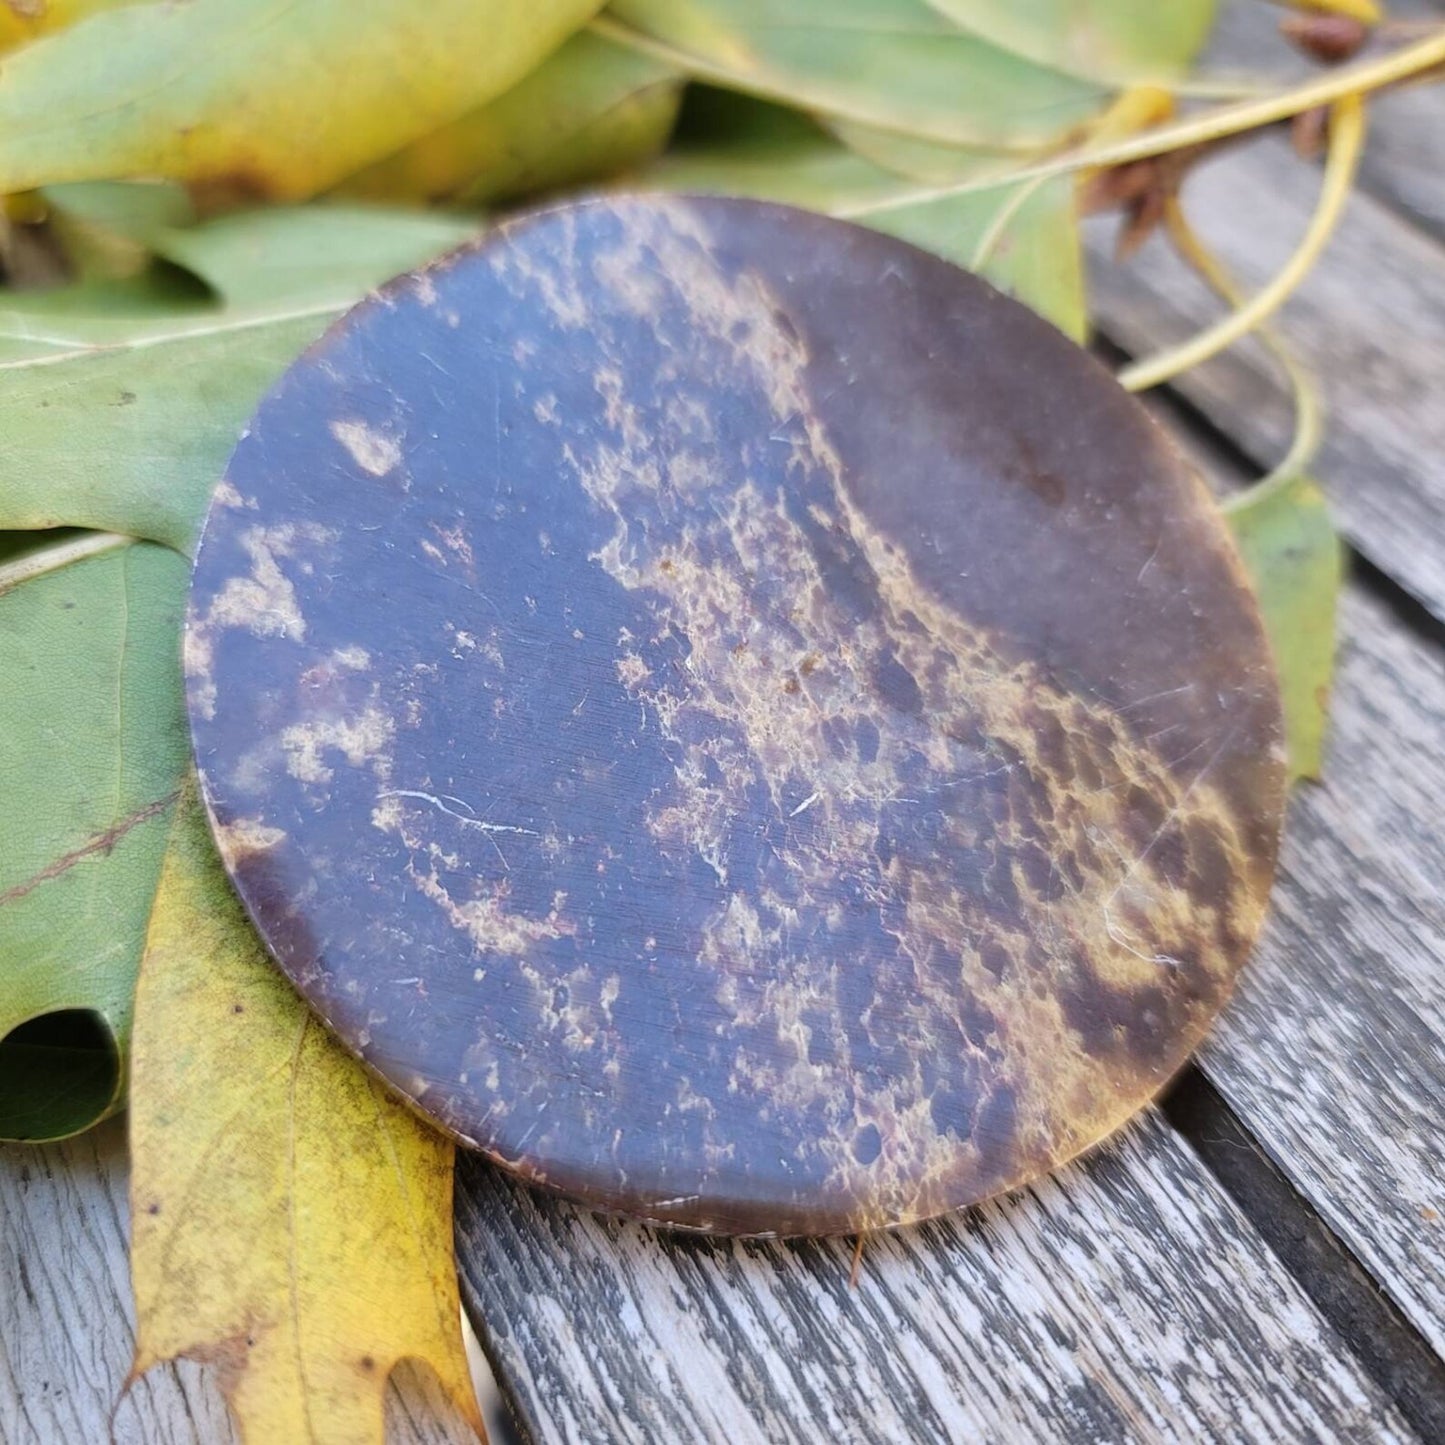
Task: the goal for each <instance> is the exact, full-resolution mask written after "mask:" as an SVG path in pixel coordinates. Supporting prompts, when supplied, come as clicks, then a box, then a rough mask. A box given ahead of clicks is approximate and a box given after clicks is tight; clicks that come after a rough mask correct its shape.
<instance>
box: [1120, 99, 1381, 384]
mask: <svg viewBox="0 0 1445 1445" xmlns="http://www.w3.org/2000/svg"><path fill="white" fill-rule="evenodd" d="M1364 138H1365V105H1364V102H1363V101H1362V100H1361V98H1360V97H1359V96H1358V95H1346V96H1344V97H1342V98H1341V99H1339V100H1338V101H1336V102H1335V104H1334V107H1333V109H1332V111H1331V116H1330V146H1329V153H1328V155H1327V157H1326V160H1325V174H1324V181H1323V183H1322V185H1321V187H1320V200H1319V205H1318V206H1317V207H1316V208H1315V213H1314V215H1313V217H1311V219H1310V224H1309V229H1308V230H1307V231H1306V232H1305V235H1304V239H1303V240H1302V241H1301V242H1300V245H1299V249H1298V250H1297V251H1296V252H1295V253H1294V255H1293V256H1291V257H1290V259H1289V260H1288V262H1286V264H1285V266H1284V268H1283V269H1282V270H1281V271H1280V272H1279V274H1278V275H1277V276H1276V277H1275V278H1274V280H1273V281H1271V282H1270V283H1269V285H1267V286H1266V287H1265V288H1264V289H1263V290H1262V291H1260V292H1258V293H1257V294H1256V295H1255V296H1253V297H1252V298H1251V299H1250V300H1249V301H1247V302H1246V303H1245V304H1244V305H1243V306H1241V307H1239V308H1238V309H1236V310H1235V311H1233V312H1231V313H1230V314H1229V315H1228V316H1226V317H1225V318H1224V319H1223V320H1222V321H1219V322H1218V323H1216V324H1215V325H1214V326H1210V327H1208V328H1206V329H1205V330H1204V331H1201V332H1200V333H1199V334H1198V335H1197V336H1194V337H1192V338H1191V339H1190V340H1188V341H1186V342H1184V343H1183V344H1182V345H1180V346H1172V347H1170V348H1169V349H1168V350H1166V351H1163V352H1160V354H1159V355H1157V356H1153V357H1149V358H1147V359H1146V360H1144V361H1139V362H1135V363H1134V365H1133V366H1129V367H1126V368H1125V369H1124V370H1123V371H1121V372H1120V373H1119V381H1120V383H1121V384H1122V385H1123V386H1125V387H1127V388H1128V389H1129V390H1130V391H1143V390H1144V389H1145V388H1146V387H1150V386H1158V385H1159V383H1160V382H1162V381H1168V380H1169V379H1170V377H1173V376H1178V375H1179V373H1180V372H1181V371H1188V370H1189V368H1190V367H1193V366H1198V365H1199V364H1200V362H1202V361H1207V360H1208V359H1209V358H1210V357H1211V356H1213V355H1215V354H1216V353H1217V352H1220V351H1223V350H1224V348H1225V347H1227V346H1232V345H1233V344H1234V343H1235V342H1236V341H1238V340H1239V339H1240V337H1242V336H1244V335H1246V334H1247V333H1248V332H1250V331H1252V330H1253V329H1254V328H1255V327H1256V326H1258V325H1259V323H1260V322H1261V321H1263V320H1264V318H1265V317H1266V316H1270V315H1272V314H1273V313H1274V312H1275V311H1276V310H1278V309H1279V307H1280V306H1281V305H1282V304H1283V303H1284V301H1285V300H1286V298H1287V297H1288V296H1289V294H1290V292H1291V291H1293V290H1294V289H1295V287H1296V286H1298V285H1299V283H1300V282H1301V281H1302V280H1303V279H1304V277H1305V275H1306V274H1307V273H1308V271H1309V269H1310V267H1311V266H1313V265H1314V263H1315V262H1316V261H1317V260H1318V259H1319V255H1320V252H1321V251H1322V250H1324V247H1325V243H1326V242H1327V241H1328V240H1329V238H1330V234H1331V232H1333V230H1334V228H1335V224H1336V223H1337V222H1338V220H1339V218H1340V213H1341V211H1343V209H1344V205H1345V202H1346V200H1348V198H1349V194H1350V187H1351V185H1352V184H1353V182H1354V178H1355V168H1356V166H1357V165H1358V163H1359V159H1360V149H1361V146H1362V145H1363V142H1364Z"/></svg>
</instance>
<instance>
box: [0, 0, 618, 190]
mask: <svg viewBox="0 0 1445 1445" xmlns="http://www.w3.org/2000/svg"><path fill="white" fill-rule="evenodd" d="M3 3H4V0H0V4H3ZM598 3H599V0H432V3H430V4H428V5H426V6H421V7H419V6H417V5H416V4H414V3H412V0H307V3H306V4H300V5H298V4H297V3H295V0H188V3H186V4H183V5H171V4H164V5H136V6H131V7H127V8H121V9H116V10H107V11H105V12H104V13H102V14H98V15H93V16H90V17H89V18H88V19H85V20H83V21H81V22H80V23H79V24H76V25H74V26H72V27H71V28H69V29H67V30H63V31H61V32H59V33H58V34H55V35H50V36H45V37H43V38H41V39H39V40H36V41H34V42H32V43H31V44H29V45H26V46H23V47H22V48H21V49H20V50H18V51H16V52H15V54H14V55H13V56H11V57H9V58H7V60H6V62H5V65H4V66H3V68H0V192H6V191H19V190H29V189H31V188H33V187H35V186H39V185H56V184H59V183H60V182H62V181H81V180H105V179H115V178H120V177H130V176H161V177H165V178H167V179H172V180H184V181H188V182H191V183H192V184H195V185H199V186H201V187H203V188H206V189H208V190H213V191H216V192H219V193H220V194H222V195H225V196H235V195H245V196H265V197H271V198H295V197H304V196H309V195H312V194H314V193H315V192H317V191H320V190H322V189H324V188H325V187H327V186H329V185H332V184H334V183H335V182H337V181H339V180H340V179H341V178H342V177H343V176H346V175H350V174H351V173H352V172H354V171H357V170H359V169H360V168H361V167H362V166H365V165H368V164H370V163H371V162H372V161H375V160H379V159H380V158H381V157H382V156H387V155H391V154H392V153H393V152H395V151H396V150H398V149H400V148H401V147H402V146H404V145H406V144H408V143H409V142H410V141H412V140H414V139H416V138H417V137H418V136H421V135H425V134H427V133H428V132H429V131H433V130H436V129H437V128H438V127H439V126H443V125H446V124H447V123H449V122H450V121H453V120H455V119H456V118H457V117H458V116H460V115H462V114H464V113H465V112H466V111H468V110H470V109H472V108H473V107H474V106H478V105H482V104H484V103H485V102H486V101H488V100H491V99H492V98H493V97H494V96H496V95H500V94H501V93H502V92H503V91H504V90H506V89H507V88H508V87H510V86H512V85H513V84H515V83H516V82H517V81H518V80H520V79H521V78H522V77H523V76H524V75H526V74H527V72H528V71H529V70H531V69H532V68H533V67H534V66H535V65H536V64H537V63H538V62H539V61H540V60H541V59H542V58H543V57H544V56H545V55H547V54H548V53H549V52H550V51H551V50H554V49H555V48H556V47H557V46H558V45H560V44H561V42H562V41H563V40H564V39H565V38H566V37H567V36H568V35H569V34H570V33H571V32H572V31H573V30H575V29H576V28H577V26H578V25H580V24H582V22H583V21H585V20H586V19H587V18H588V17H589V16H590V15H591V14H592V13H593V12H594V11H595V10H596V9H597V8H598Z"/></svg>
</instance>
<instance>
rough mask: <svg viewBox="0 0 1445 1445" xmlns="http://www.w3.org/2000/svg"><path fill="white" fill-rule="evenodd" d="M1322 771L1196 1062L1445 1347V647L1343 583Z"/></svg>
mask: <svg viewBox="0 0 1445 1445" xmlns="http://www.w3.org/2000/svg"><path fill="white" fill-rule="evenodd" d="M1341 620H1342V629H1343V634H1344V642H1343V648H1342V654H1341V659H1340V674H1339V678H1338V681H1337V685H1336V697H1335V705H1334V713H1333V729H1332V742H1331V747H1330V753H1329V757H1328V760H1327V770H1326V781H1325V783H1324V785H1323V786H1321V787H1312V788H1308V789H1305V790H1304V791H1302V792H1301V793H1300V794H1299V796H1298V798H1297V800H1296V803H1295V807H1294V810H1293V813H1292V816H1291V819H1290V825H1289V828H1288V831H1287V835H1286V846H1285V852H1284V859H1283V865H1282V871H1281V877H1280V881H1279V884H1278V886H1277V887H1276V889H1275V896H1274V908H1273V915H1272V918H1271V921H1270V923H1269V924H1268V925H1267V926H1266V932H1265V936H1264V939H1263V941H1262V943H1261V945H1260V947H1259V949H1258V950H1257V957H1256V959H1255V961H1254V963H1253V964H1252V965H1251V968H1250V969H1249V970H1247V971H1246V974H1245V976H1244V980H1243V982H1242V985H1241V988H1240V991H1239V994H1238V995H1237V997H1236V1000H1235V1002H1234V1004H1233V1005H1232V1006H1231V1008H1230V1010H1229V1011H1228V1012H1227V1014H1226V1015H1225V1019H1224V1021H1223V1024H1222V1026H1221V1027H1220V1028H1219V1030H1218V1031H1217V1032H1216V1034H1215V1035H1214V1037H1213V1039H1212V1041H1211V1042H1210V1043H1209V1044H1208V1045H1207V1046H1206V1048H1205V1050H1204V1053H1203V1056H1202V1060H1201V1062H1202V1065H1203V1067H1204V1069H1205V1071H1206V1073H1207V1074H1208V1075H1209V1076H1210V1078H1211V1079H1212V1080H1213V1081H1214V1083H1215V1085H1216V1087H1217V1088H1218V1089H1219V1090H1220V1091H1221V1093H1222V1094H1223V1095H1224V1096H1225V1097H1226V1098H1227V1099H1228V1101H1229V1103H1230V1104H1231V1105H1232V1107H1233V1108H1234V1109H1235V1111H1236V1112H1237V1113H1238V1114H1239V1115H1240V1116H1241V1118H1242V1119H1243V1120H1244V1122H1245V1123H1246V1125H1247V1126H1248V1127H1249V1128H1250V1129H1251V1130H1252V1131H1253V1132H1254V1133H1255V1134H1256V1136H1257V1137H1258V1138H1259V1139H1260V1140H1261V1141H1262V1142H1263V1144H1264V1145H1265V1147H1266V1148H1267V1149H1268V1151H1269V1152H1270V1154H1271V1155H1272V1156H1273V1157H1274V1159H1275V1160H1276V1161H1277V1162H1278V1164H1279V1166H1280V1168H1281V1169H1282V1170H1283V1171H1284V1173H1285V1174H1286V1175H1287V1176H1288V1177H1289V1178H1290V1179H1291V1180H1292V1181H1293V1182H1294V1184H1295V1185H1296V1187H1297V1188H1299V1189H1300V1190H1301V1191H1302V1192H1303V1193H1304V1194H1305V1195H1306V1196H1307V1197H1308V1198H1309V1199H1310V1201H1311V1202H1312V1203H1313V1204H1314V1205H1315V1207H1316V1208H1317V1209H1318V1210H1319V1211H1320V1213H1321V1214H1322V1215H1323V1216H1324V1218H1325V1219H1326V1221H1327V1222H1328V1223H1329V1225H1330V1226H1331V1228H1333V1229H1334V1230H1335V1232H1336V1233H1337V1234H1338V1235H1339V1236H1340V1237H1341V1238H1342V1239H1343V1241H1344V1242H1345V1243H1346V1244H1347V1245H1348V1246H1349V1248H1350V1249H1351V1250H1352V1251H1353V1252H1354V1253H1355V1255H1356V1256H1357V1257H1358V1258H1359V1259H1360V1260H1361V1262H1362V1263H1363V1264H1364V1265H1365V1266H1366V1267H1367V1268H1368V1269H1369V1270H1370V1271H1371V1273H1372V1274H1373V1275H1374V1277H1375V1279H1376V1280H1377V1281H1378V1282H1379V1284H1380V1286H1381V1288H1383V1289H1384V1290H1385V1291H1386V1293H1387V1294H1388V1295H1389V1296H1390V1297H1391V1298H1392V1299H1393V1300H1394V1301H1395V1302H1396V1303H1397V1304H1398V1305H1399V1307H1400V1308H1401V1310H1402V1311H1403V1312H1404V1313H1405V1315H1406V1316H1407V1317H1408V1318H1409V1319H1410V1320H1411V1321H1412V1322H1413V1323H1414V1325H1415V1326H1416V1328H1417V1329H1419V1330H1420V1331H1421V1332H1422V1333H1423V1334H1424V1335H1425V1336H1426V1337H1427V1338H1428V1339H1429V1340H1430V1341H1431V1343H1432V1344H1433V1346H1434V1348H1435V1349H1436V1350H1437V1352H1441V1353H1445V1173H1442V1169H1441V1160H1442V1158H1445V969H1442V966H1441V965H1442V963H1445V888H1442V862H1441V859H1442V852H1445V842H1442V819H1445V769H1442V766H1441V760H1442V758H1445V655H1442V652H1441V649H1440V648H1438V647H1436V646H1432V645H1430V643H1428V642H1425V641H1422V640H1420V639H1419V638H1417V637H1413V636H1411V635H1410V634H1409V633H1408V632H1407V631H1406V630H1405V629H1404V628H1403V627H1402V626H1401V625H1400V624H1399V622H1398V620H1397V619H1395V618H1394V617H1392V615H1391V614H1390V612H1389V611H1388V609H1387V608H1386V607H1385V606H1384V605H1383V604H1382V603H1380V602H1379V601H1378V600H1376V599H1374V598H1371V597H1369V596H1368V595H1365V594H1363V593H1361V592H1360V591H1358V590H1354V591H1352V592H1351V593H1350V595H1349V597H1348V599H1347V603H1346V606H1345V608H1344V612H1343V617H1342V619H1341Z"/></svg>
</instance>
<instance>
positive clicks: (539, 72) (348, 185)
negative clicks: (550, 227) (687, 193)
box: [338, 31, 682, 204]
mask: <svg viewBox="0 0 1445 1445" xmlns="http://www.w3.org/2000/svg"><path fill="white" fill-rule="evenodd" d="M681 95H682V77H681V75H680V73H679V71H678V70H677V69H676V68H675V67H673V66H671V65H668V64H666V63H664V62H663V61H660V60H656V59H654V58H653V57H652V56H650V55H644V54H641V53H640V52H638V51H636V50H632V49H629V48H628V47H626V46H622V45H617V44H614V43H613V42H612V41H610V40H606V39H604V38H603V37H602V36H600V35H593V34H591V33H589V32H586V31H584V32H583V33H582V34H580V35H574V36H573V37H572V39H571V40H569V41H568V42H567V43H566V44H565V45H564V46H563V47H562V48H561V49H560V50H558V51H557V52H556V54H554V55H551V56H549V57H548V58H547V59H546V60H544V61H543V62H542V64H541V65H539V66H538V67H537V69H536V70H534V71H533V72H532V73H531V74H530V75H529V76H527V78H526V79H525V80H523V81H522V82H521V83H520V84H518V85H515V86H513V87H512V89H511V90H509V91H508V92H507V93H506V94H505V95H503V96H499V97H498V98H497V99H496V100H494V101H493V102H492V103H491V104H490V105H485V106H482V107H481V108H480V109H478V110H474V111H472V112H471V114H470V115H466V116H463V117H462V118H461V120H458V121H455V122H454V123H453V124H451V125H449V126H445V127H443V128H442V129H441V130H439V131H436V132H434V133H433V134H431V135H428V136H423V137H422V138H421V139H420V140H418V141H416V142H415V143H413V144H412V145H410V146H408V147H407V148H406V149H405V150H402V151H399V152H398V153H397V154H396V155H394V156H390V157H388V158H387V159H386V160H384V161H381V162H379V163H378V164H376V165H374V166H371V167H369V168H368V169H367V170H364V171H362V172H360V174H358V175H355V176H352V177H351V178H350V179H349V180H347V181H344V182H343V183H342V184H341V186H340V187H338V191H339V192H340V194H342V195H350V196H371V197H376V198H380V199H387V200H418V201H443V200H454V201H462V202H467V203H472V204H476V203H480V202H495V201H502V200H509V199H512V198H514V197H517V196H524V195H530V194H533V193H535V192H539V191H549V190H555V189H557V188H558V187H561V186H569V185H578V184H580V183H582V182H585V181H592V180H598V179H601V178H603V177H606V176H609V175H613V174H615V173H616V172H618V171H620V170H623V169H625V168H626V167H628V166H631V165H635V164H637V163H638V162H640V161H643V160H646V159H647V158H648V157H650V156H652V155H653V154H655V153H656V152H657V151H658V150H660V149H661V148H662V146H663V144H664V143H665V142H666V140H667V135H668V132H669V131H670V130H671V129H672V123H673V120H674V119H675V118H676V115H677V106H678V101H679V99H680V98H681Z"/></svg>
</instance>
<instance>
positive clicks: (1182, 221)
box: [1164, 195, 1324, 509]
mask: <svg viewBox="0 0 1445 1445" xmlns="http://www.w3.org/2000/svg"><path fill="white" fill-rule="evenodd" d="M1164 225H1165V228H1166V229H1167V230H1168V233H1169V238H1170V240H1171V241H1172V242H1173V243H1174V249H1175V250H1176V251H1178V253H1179V254H1180V256H1181V257H1182V258H1183V259H1184V260H1185V261H1187V262H1188V263H1189V265H1190V266H1192V267H1193V268H1194V270H1195V271H1197V272H1198V273H1199V274H1200V276H1202V277H1203V278H1204V280H1205V281H1206V282H1207V283H1208V284H1209V286H1210V287H1211V288H1212V289H1213V290H1214V291H1215V292H1217V293H1218V294H1219V296H1220V297H1221V298H1223V300H1224V301H1225V302H1227V303H1228V304H1229V305H1230V306H1235V307H1238V306H1242V305H1243V304H1244V293H1243V292H1242V291H1241V290H1240V288H1239V286H1238V285H1236V283H1235V281H1234V278H1233V277H1232V276H1230V274H1229V272H1228V271H1226V270H1225V269H1224V266H1223V265H1222V264H1221V263H1220V261H1219V259H1218V257H1216V256H1215V255H1214V254H1213V253H1212V252H1211V251H1209V249H1208V248H1207V247H1206V246H1205V245H1204V243H1203V242H1202V241H1201V240H1200V239H1199V235H1198V233H1197V232H1196V231H1195V229H1194V227H1193V226H1192V225H1191V224H1190V221H1189V217H1188V216H1187V215H1186V214H1185V211H1184V206H1183V204H1182V203H1181V201H1180V199H1179V197H1178V196H1177V195H1171V196H1168V197H1167V198H1166V199H1165V202H1164ZM1259 339H1260V340H1261V341H1262V342H1263V343H1264V344H1265V346H1267V347H1268V348H1269V350H1270V351H1271V352H1272V353H1273V355H1274V357H1275V359H1276V360H1277V361H1278V362H1279V364H1280V366H1281V367H1282V368H1283V370H1284V372H1285V374H1286V375H1287V376H1288V377H1289V381H1290V387H1291V389H1292V391H1293V393H1294V404H1295V424H1294V436H1293V437H1292V438H1291V440H1290V445H1289V450H1288V451H1287V452H1286V453H1285V454H1284V456H1283V457H1281V458H1280V460H1279V461H1278V462H1277V463H1276V464H1275V465H1274V466H1273V467H1271V468H1270V470H1269V471H1268V472H1267V473H1266V474H1265V475H1264V476H1263V477H1261V478H1260V479H1259V481H1257V482H1255V483H1254V484H1253V485H1252V486H1250V487H1248V488H1246V489H1244V490H1243V491H1241V492H1239V493H1237V494H1235V495H1233V496H1231V497H1229V498H1227V499H1226V500H1225V501H1224V503H1223V504H1222V505H1223V506H1224V507H1225V508H1226V509H1228V508H1229V507H1232V506H1236V505H1241V504H1242V500H1243V499H1249V500H1254V499H1255V498H1256V497H1257V495H1258V494H1259V493H1260V492H1261V491H1262V490H1264V489H1267V488H1271V487H1273V486H1274V485H1276V484H1283V483H1284V482H1286V481H1289V480H1290V479H1291V478H1293V477H1296V476H1298V475H1300V474H1301V473H1302V472H1303V471H1304V470H1305V468H1306V467H1308V466H1309V464H1310V462H1311V461H1313V460H1314V456H1315V454H1316V452H1318V451H1319V446H1320V440H1321V438H1322V436H1323V434H1324V417H1323V413H1322V410H1321V407H1320V400H1319V394H1318V392H1317V391H1316V389H1315V385H1314V381H1313V379H1312V378H1311V377H1310V375H1309V373H1308V372H1307V371H1306V370H1305V369H1304V367H1303V366H1301V365H1300V363H1299V361H1298V360H1297V359H1296V357H1295V355H1294V353H1293V352H1292V351H1291V350H1290V349H1289V347H1288V346H1287V345H1286V344H1285V342H1284V339H1283V338H1282V337H1281V336H1280V334H1279V333H1278V332H1277V331H1276V330H1275V329H1274V327H1272V326H1269V325H1263V326H1261V327H1260V328H1259Z"/></svg>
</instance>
